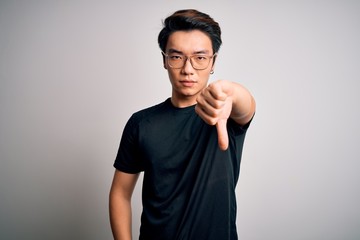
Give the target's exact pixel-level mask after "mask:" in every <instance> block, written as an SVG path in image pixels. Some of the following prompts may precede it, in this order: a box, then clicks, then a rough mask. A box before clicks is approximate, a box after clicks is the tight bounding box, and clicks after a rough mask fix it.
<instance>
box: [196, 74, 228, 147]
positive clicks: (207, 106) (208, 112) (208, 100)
mask: <svg viewBox="0 0 360 240" xmlns="http://www.w3.org/2000/svg"><path fill="white" fill-rule="evenodd" d="M232 104H233V100H232V88H231V83H230V82H228V81H223V80H219V81H216V82H214V83H212V84H209V86H208V87H206V88H204V89H203V91H202V92H201V93H200V94H199V96H198V98H197V105H196V107H195V111H196V113H197V114H198V115H199V116H200V117H201V118H202V119H203V120H204V121H205V122H206V123H207V124H210V125H216V131H217V134H218V144H219V148H220V149H221V150H223V151H225V150H226V149H227V148H228V146H229V137H228V132H227V128H226V123H227V119H228V118H229V116H230V113H231V110H232Z"/></svg>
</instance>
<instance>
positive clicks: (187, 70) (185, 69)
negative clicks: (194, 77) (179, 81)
mask: <svg viewBox="0 0 360 240" xmlns="http://www.w3.org/2000/svg"><path fill="white" fill-rule="evenodd" d="M194 70H195V69H194V68H193V66H192V63H191V60H190V58H186V60H185V63H184V66H183V68H182V71H183V73H184V74H193V73H194Z"/></svg>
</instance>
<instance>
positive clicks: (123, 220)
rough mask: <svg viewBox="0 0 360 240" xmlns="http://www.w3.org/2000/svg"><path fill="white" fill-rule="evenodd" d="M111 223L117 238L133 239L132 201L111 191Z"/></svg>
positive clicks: (120, 239)
mask: <svg viewBox="0 0 360 240" xmlns="http://www.w3.org/2000/svg"><path fill="white" fill-rule="evenodd" d="M109 200H110V204H109V207H110V224H111V230H112V233H113V236H114V239H115V240H131V239H132V237H131V221H132V217H131V202H130V201H129V200H127V199H125V198H123V197H121V196H119V194H117V193H116V192H115V191H111V192H110V199H109Z"/></svg>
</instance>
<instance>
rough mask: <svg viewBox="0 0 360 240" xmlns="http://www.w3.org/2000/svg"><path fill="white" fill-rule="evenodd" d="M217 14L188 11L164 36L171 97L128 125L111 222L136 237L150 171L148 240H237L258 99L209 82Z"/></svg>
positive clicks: (217, 41)
mask: <svg viewBox="0 0 360 240" xmlns="http://www.w3.org/2000/svg"><path fill="white" fill-rule="evenodd" d="M220 35H221V30H220V27H219V25H218V23H217V22H215V21H214V20H213V19H212V18H211V17H210V16H209V15H207V14H205V13H201V12H198V11H196V10H180V11H177V12H175V13H174V14H173V15H171V16H169V17H168V18H167V19H166V20H165V22H164V28H163V29H162V31H161V32H160V34H159V37H158V42H159V46H160V48H161V50H162V55H163V64H164V68H165V69H166V70H167V72H168V75H169V79H170V82H171V85H172V93H171V98H169V99H167V100H166V101H164V102H163V103H160V104H158V105H156V106H153V107H150V108H147V109H145V110H142V111H139V112H137V113H135V114H133V115H132V116H131V118H130V119H129V121H128V122H127V124H126V126H125V129H124V132H123V135H122V139H121V142H120V147H119V151H118V154H117V157H116V160H115V163H114V167H115V168H116V170H115V175H114V179H113V183H112V187H111V191H110V221H111V227H112V231H113V235H114V238H115V239H121V240H127V239H131V195H132V192H133V189H134V187H135V183H136V181H137V179H138V176H139V173H140V172H144V181H143V189H142V202H143V212H142V216H141V227H140V239H151V240H162V239H166V240H180V239H183V240H226V239H237V231H236V199H235V186H236V183H237V180H238V176H239V171H240V160H241V154H242V148H243V142H244V138H245V133H246V130H247V128H248V126H249V124H250V121H251V119H252V117H253V115H254V112H255V101H254V99H253V97H252V96H251V94H250V93H249V92H248V91H247V90H246V89H245V88H244V87H243V86H241V85H240V84H238V83H235V82H230V81H225V80H218V81H216V82H214V83H211V84H209V85H208V79H209V76H210V74H212V73H213V71H214V66H215V65H214V63H215V60H216V56H217V55H216V54H217V52H218V50H219V48H220V45H221V37H220Z"/></svg>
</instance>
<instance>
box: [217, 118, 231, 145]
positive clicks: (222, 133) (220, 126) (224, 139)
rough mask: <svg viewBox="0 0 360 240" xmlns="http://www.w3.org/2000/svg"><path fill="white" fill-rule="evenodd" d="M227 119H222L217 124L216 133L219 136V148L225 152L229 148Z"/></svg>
mask: <svg viewBox="0 0 360 240" xmlns="http://www.w3.org/2000/svg"><path fill="white" fill-rule="evenodd" d="M226 122H227V120H226V119H220V120H219V121H218V122H217V123H216V131H217V134H218V144H219V148H220V149H221V150H223V151H225V150H226V149H227V148H228V146H229V136H228V132H227V128H226Z"/></svg>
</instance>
